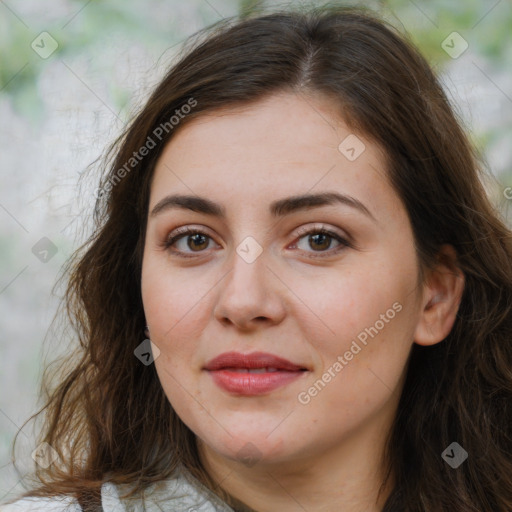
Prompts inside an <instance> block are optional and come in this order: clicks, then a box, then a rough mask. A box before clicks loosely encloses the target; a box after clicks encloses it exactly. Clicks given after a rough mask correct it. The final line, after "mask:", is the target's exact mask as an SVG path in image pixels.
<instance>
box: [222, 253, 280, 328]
mask: <svg viewBox="0 0 512 512" xmlns="http://www.w3.org/2000/svg"><path fill="white" fill-rule="evenodd" d="M268 263H269V261H268V258H267V254H266V251H263V253H262V254H260V256H259V257H258V258H257V259H256V260H255V261H253V262H252V263H248V262H247V261H245V260H244V259H243V258H242V257H241V256H240V255H239V254H238V253H236V252H234V254H233V258H232V265H231V270H230V271H228V273H227V275H226V276H225V278H224V279H223V280H222V283H221V286H220V287H219V295H218V297H217V302H216V304H215V307H214V316H215V318H216V319H217V320H218V321H219V322H221V323H222V324H224V325H233V326H235V327H237V328H238V329H240V330H244V331H250V330H253V329H255V328H257V327H258V326H271V325H277V324H278V323H280V322H281V321H282V320H283V318H284V317H285V313H286V307H285V297H284V293H285V287H284V285H283V284H282V282H281V281H280V280H279V279H278V278H277V277H276V275H275V273H274V272H275V271H273V270H272V269H271V268H270V267H269V266H268V265H267V264H268Z"/></svg>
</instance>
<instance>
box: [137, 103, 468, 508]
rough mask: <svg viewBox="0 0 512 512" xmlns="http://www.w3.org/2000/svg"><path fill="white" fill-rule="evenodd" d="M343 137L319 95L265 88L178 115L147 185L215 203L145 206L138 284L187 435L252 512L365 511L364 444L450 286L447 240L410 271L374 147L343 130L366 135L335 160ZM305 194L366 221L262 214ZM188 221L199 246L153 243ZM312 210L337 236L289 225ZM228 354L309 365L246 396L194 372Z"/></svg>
mask: <svg viewBox="0 0 512 512" xmlns="http://www.w3.org/2000/svg"><path fill="white" fill-rule="evenodd" d="M350 134H353V131H352V130H351V129H350V128H349V127H348V126H347V124H346V123H345V122H344V121H343V119H341V118H337V117H334V113H333V106H332V103H330V102H329V101H328V100H327V99H325V98H322V97H313V96H304V95H295V94H292V93H280V94H275V95H273V96H270V97H268V98H266V99H265V100H263V101H259V102H257V103H254V104H252V105H249V106H245V107H244V108H240V107H237V108H234V109H230V110H223V111H218V112H215V113H208V114H205V115H202V116H201V117H198V118H197V119H195V120H193V121H191V122H189V123H187V124H186V125H184V126H183V127H182V128H181V129H179V131H178V132H177V133H176V134H175V136H174V138H173V139H172V140H171V141H170V142H169V144H168V145H167V147H166V148H165V150H164V152H163V153H162V155H161V157H160V159H159V161H158V162H157V166H156V169H155V173H154V176H153V181H152V183H151V191H150V204H149V212H151V211H152V209H153V208H154V206H155V205H156V204H157V203H159V202H160V201H161V200H162V199H163V198H164V197H166V196H167V195H169V194H192V195H198V196H201V197H205V198H208V199H210V200H212V201H215V202H217V203H220V204H221V205H222V206H223V207H224V208H225V210H226V218H225V219H221V218H218V217H215V216H212V215H207V214H204V213H198V212H194V211H190V210H186V209H179V208H174V209H167V210H164V211H161V212H160V213H159V214H158V215H155V216H151V215H148V223H147V235H146V241H145V250H144V257H143V267H142V296H143V303H144V310H145V314H146V320H147V324H148V326H149V328H150V332H151V340H152V341H153V343H154V344H155V345H156V346H157V347H158V348H159V350H160V351H161V353H160V355H159V357H157V359H156V360H155V365H156V369H157V372H158V376H159V379H160V381H161V384H162V387H163V389H164V391H165V393H166V395H167V397H168V399H169V401H170V403H171V404H172V406H173V408H174V409H175V410H176V412H177V413H178V415H179V416H180V418H181V419H182V420H183V422H184V423H185V424H186V425H187V426H188V427H189V428H190V429H191V430H192V431H193V432H194V433H195V434H196V436H197V440H198V446H199V448H200V453H201V459H202V463H203V464H204V466H205V468H206V469H207V471H208V472H209V473H210V475H211V476H212V477H213V478H214V479H215V480H216V481H217V482H219V483H220V485H221V486H222V487H223V488H224V489H225V490H226V491H228V492H229V493H230V494H231V495H232V496H234V497H235V498H236V499H238V500H239V501H240V502H243V503H245V504H246V505H248V506H250V507H252V508H253V509H255V510H258V511H261V512H264V511H271V510H280V511H283V512H288V511H296V510H303V509H305V510H308V511H322V512H327V511H332V510H344V511H377V510H379V509H381V508H382V504H383V503H384V501H385V499H386V497H387V495H388V493H389V489H390V487H389V486H388V487H387V488H385V489H383V491H382V493H381V494H380V495H378V490H379V486H380V483H381V481H382V460H381V456H382V452H383V448H384V442H385V436H386V434H387V432H388V431H389V428H390V425H391V422H392V420H393V418H394V416H395V414H396V408H397V403H398V398H399V395H400V390H401V388H402V386H403V377H404V371H405V367H406V362H407V358H408V355H409V353H410V350H411V347H412V344H413V343H414V342H416V343H419V344H423V345H429V344H434V343H438V342H440V341H442V340H443V339H444V338H445V337H446V335H447V334H448V333H449V331H450V329H451V327H452V325H453V322H454V320H455V314H456V311H457V308H458V305H459V302H460V297H461V294H462V289H463V276H462V275H461V274H460V272H458V271H457V270H456V267H455V260H454V258H455V254H454V251H453V249H452V248H451V247H450V246H443V249H442V250H443V254H445V256H446V258H445V263H444V264H443V265H441V264H440V265H439V266H438V268H437V269H435V270H434V271H432V272H430V273H428V277H427V280H426V282H425V283H420V282H418V268H419V267H418V260H417V256H416V253H415V250H414V245H413V234H412V229H411V225H410V222H409V220H408V216H407V212H406V210H405V209H404V206H403V204H402V202H401V201H400V198H399V197H398V195H397V194H396V192H395V191H394V189H393V188H392V187H391V185H390V184H389V182H388V181H387V177H386V170H385V159H384V154H383V152H382V150H381V149H380V148H379V147H378V146H377V145H376V144H375V143H373V142H372V141H371V140H369V139H367V138H366V137H365V136H364V134H357V137H359V139H360V140H361V141H362V142H363V143H364V145H365V150H364V151H363V152H362V154H361V155H360V156H359V157H358V158H356V159H355V160H354V161H350V160H349V159H347V158H346V156H345V155H344V154H342V153H341V152H340V151H339V150H338V146H339V144H340V142H341V141H343V140H344V139H345V137H347V136H348V135H350ZM319 192H338V193H341V194H347V195H349V196H351V197H353V198H356V199H357V200H358V201H360V202H361V203H363V204H364V205H365V206H366V208H367V209H368V210H369V211H370V212H371V214H372V216H373V218H372V217H370V216H368V215H365V214H364V213H363V212H361V211H359V210H358V209H355V208H352V207H350V206H347V205H343V204H338V203H336V204H332V205H329V206H320V207H313V208H309V209H306V210H301V211H296V212H293V213H290V214H289V215H286V216H283V217H282V218H278V219H276V218H273V217H272V216H271V215H270V213H269V205H270V203H271V202H273V201H275V200H278V199H282V198H285V197H288V196H295V195H301V194H306V193H319ZM187 225H188V226H192V227H194V228H198V229H200V230H201V231H202V232H203V233H205V234H206V235H207V236H208V237H211V239H210V238H206V239H199V242H198V243H199V245H200V244H201V243H202V244H203V245H200V247H199V249H195V246H194V245H193V243H192V242H193V240H191V237H189V238H187V236H185V237H183V238H182V239H181V240H179V241H178V242H176V243H175V245H174V246H173V248H174V249H176V250H180V251H183V252H185V253H186V254H188V255H192V257H191V258H185V257H180V256H178V255H177V254H176V253H172V252H171V248H167V249H166V248H165V247H164V244H165V240H166V238H168V237H169V235H170V234H171V235H172V234H173V232H174V231H175V230H176V228H178V227H180V226H187ZM319 225H320V226H324V227H325V228H327V229H329V230H332V231H334V232H335V233H337V234H339V235H340V236H341V237H342V238H346V237H347V236H348V237H350V240H352V241H353V244H352V247H351V246H344V245H342V244H340V243H339V242H337V241H336V239H334V238H332V239H330V240H331V242H330V246H329V242H328V240H329V238H328V239H327V241H325V240H323V241H322V240H321V239H320V241H319V239H318V238H315V237H314V236H313V235H314V233H313V235H307V234H306V235H304V234H300V233H299V234H298V233H297V230H298V229H299V228H302V227H307V228H312V229H313V228H317V227H318V226H319ZM248 236H250V237H253V238H254V239H255V240H256V241H257V243H258V244H259V245H260V246H261V248H262V253H261V254H260V255H259V257H258V258H257V259H256V260H255V261H254V262H252V263H248V262H247V261H245V260H244V259H243V258H242V257H241V256H240V255H239V254H238V253H237V251H236V249H237V247H238V246H239V245H240V244H241V242H242V241H243V240H244V239H245V238H246V237H248ZM192 238H193V237H192ZM326 247H327V248H326ZM340 247H341V250H339V251H338V249H339V248H340ZM322 255H324V256H323V257H321V256H322ZM396 303H398V304H399V305H400V306H401V310H400V311H399V312H396V314H395V315H394V317H393V318H392V319H389V317H388V316H386V318H387V319H388V321H387V322H384V327H383V328H381V329H379V330H378V334H377V335H374V337H373V338H372V337H369V338H368V342H367V345H362V344H361V343H359V345H360V346H361V350H360V351H359V352H358V353H357V354H355V355H354V356H353V358H352V359H351V360H350V361H347V360H346V358H344V360H345V361H346V363H347V364H346V365H345V364H344V365H343V369H342V370H341V371H338V372H334V374H335V377H333V378H331V379H330V382H328V383H327V384H326V385H325V387H323V388H322V389H321V390H320V391H318V392H317V394H316V395H315V396H310V400H309V402H308V403H301V402H300V401H299V399H298V397H299V394H300V393H301V392H302V393H303V394H302V396H303V397H304V392H307V391H308V389H309V388H310V387H311V386H312V385H313V384H314V383H315V382H316V381H318V379H321V378H322V376H323V375H324V374H325V373H326V372H327V373H329V368H331V373H332V372H333V369H332V368H333V365H334V363H335V362H336V361H337V360H338V361H339V359H337V358H338V356H341V357H344V354H345V353H346V352H347V351H350V347H351V344H352V342H353V341H354V340H357V336H358V334H360V333H361V332H363V331H364V330H365V328H369V327H371V326H375V325H376V322H377V321H378V320H379V319H382V316H381V315H386V311H388V310H389V309H390V308H392V305H393V304H395V305H396ZM395 307H397V306H395ZM379 326H380V324H379ZM227 351H238V352H242V353H250V352H254V351H264V352H270V353H273V354H275V355H278V356H281V357H284V358H286V359H288V360H291V361H292V362H294V363H296V364H300V365H302V366H305V367H307V368H308V369H309V371H307V372H304V373H303V375H302V376H301V377H300V378H299V379H298V380H296V381H294V382H292V383H290V384H288V385H287V386H284V387H281V388H279V389H277V390H274V391H272V392H270V393H268V394H265V395H263V396H256V397H240V396H233V395H230V394H229V393H227V392H226V391H224V390H222V389H220V388H219V387H217V386H216V385H215V384H214V383H213V381H212V379H211V376H210V375H209V374H208V373H207V372H206V371H204V370H203V369H202V368H203V367H204V365H205V364H206V363H207V362H208V361H209V360H211V359H212V358H213V357H215V356H217V355H219V354H221V353H223V352H227ZM247 443H251V444H250V445H248V444H247ZM244 446H245V448H244V449H243V447H244ZM240 450H242V451H240ZM247 451H249V455H250V457H249V460H247V458H245V459H244V457H243V455H244V454H245V455H246V454H247Z"/></svg>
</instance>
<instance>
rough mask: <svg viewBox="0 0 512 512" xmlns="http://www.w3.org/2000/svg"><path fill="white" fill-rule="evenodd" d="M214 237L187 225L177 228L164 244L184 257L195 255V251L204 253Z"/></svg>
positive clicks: (166, 247)
mask: <svg viewBox="0 0 512 512" xmlns="http://www.w3.org/2000/svg"><path fill="white" fill-rule="evenodd" d="M211 241H213V239H212V238H211V237H210V236H209V235H207V234H206V233H203V232H202V231H201V230H199V229H194V228H192V227H190V226H185V227H182V228H178V229H176V230H175V231H174V232H173V234H172V235H170V236H169V238H167V239H166V241H165V242H164V244H163V246H164V248H165V249H167V250H170V251H171V252H173V253H175V254H177V255H179V256H183V257H184V258H188V257H194V254H193V253H202V252H204V251H205V250H206V249H208V248H209V246H210V242H211ZM187 249H189V250H187Z"/></svg>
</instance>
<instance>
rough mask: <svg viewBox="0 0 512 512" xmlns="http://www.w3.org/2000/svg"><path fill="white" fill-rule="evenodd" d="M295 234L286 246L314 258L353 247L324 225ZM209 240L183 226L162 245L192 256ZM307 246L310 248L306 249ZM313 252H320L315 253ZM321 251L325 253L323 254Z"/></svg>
mask: <svg viewBox="0 0 512 512" xmlns="http://www.w3.org/2000/svg"><path fill="white" fill-rule="evenodd" d="M297 235H298V236H299V238H298V239H297V241H296V242H294V243H293V244H292V245H290V246H288V248H291V249H295V248H299V249H300V250H301V251H303V252H309V253H310V256H311V257H315V258H318V257H326V256H331V255H333V254H337V253H338V252H340V251H341V250H343V249H345V248H346V247H353V245H352V244H351V243H350V242H349V241H347V240H346V239H345V238H344V237H343V236H342V235H340V234H338V233H336V232H335V231H331V230H329V229H327V228H325V227H324V226H312V227H304V228H301V229H299V230H298V231H297ZM333 241H334V242H335V243H337V246H335V248H334V249H331V246H332V245H333ZM210 242H213V239H212V237H210V236H209V235H208V234H206V233H204V232H203V231H201V230H200V229H198V228H193V227H191V226H184V227H181V228H177V229H176V230H174V231H173V232H172V233H171V234H170V235H169V237H168V238H167V239H166V240H165V241H164V243H163V247H164V248H165V249H166V250H169V251H170V252H171V253H173V254H174V255H176V256H179V257H183V258H193V257H195V256H199V255H201V253H204V252H205V251H206V250H207V249H210V248H211V247H210V245H211V244H210ZM304 242H305V243H304ZM301 244H302V247H301V246H300V245H301ZM308 247H309V249H312V250H308ZM329 249H331V250H329ZM314 253H321V254H316V255H315V254H314ZM323 253H326V254H325V256H324V254H323Z"/></svg>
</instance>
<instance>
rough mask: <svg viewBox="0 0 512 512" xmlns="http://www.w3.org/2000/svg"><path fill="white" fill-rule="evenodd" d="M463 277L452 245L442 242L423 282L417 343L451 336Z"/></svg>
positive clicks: (415, 335) (435, 340)
mask: <svg viewBox="0 0 512 512" xmlns="http://www.w3.org/2000/svg"><path fill="white" fill-rule="evenodd" d="M464 281H465V280H464V274H463V273H462V271H461V270H460V268H459V266H458V263H457V253H456V251H455V249H454V248H453V246H451V245H448V244H446V245H443V246H442V247H441V249H440V251H439V254H438V264H437V265H436V267H435V269H433V270H431V271H430V273H429V275H428V277H427V278H426V282H425V284H424V294H423V297H424V298H423V301H422V304H421V311H420V317H419V320H418V324H417V326H416V330H415V333H414V341H415V343H417V344H418V345H425V346H428V345H434V344H436V343H439V342H441V341H443V340H444V339H445V338H446V337H447V336H448V334H449V333H450V331H451V329H452V327H453V324H454V323H455V319H456V317H457V311H458V309H459V305H460V301H461V299H462V293H463V291H464Z"/></svg>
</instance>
